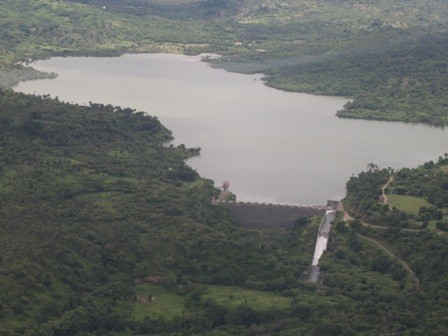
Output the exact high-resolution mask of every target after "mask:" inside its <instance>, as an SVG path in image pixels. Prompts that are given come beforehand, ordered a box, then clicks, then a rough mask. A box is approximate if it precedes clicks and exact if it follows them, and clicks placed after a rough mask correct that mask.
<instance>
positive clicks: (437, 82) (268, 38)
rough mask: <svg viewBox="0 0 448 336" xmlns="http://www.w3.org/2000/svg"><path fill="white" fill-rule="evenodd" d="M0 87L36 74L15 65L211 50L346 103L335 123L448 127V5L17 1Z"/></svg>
mask: <svg viewBox="0 0 448 336" xmlns="http://www.w3.org/2000/svg"><path fill="white" fill-rule="evenodd" d="M0 9H1V10H0V13H1V14H0V15H1V20H0V25H1V28H2V29H1V30H0V31H1V33H0V46H1V49H0V59H1V62H0V66H1V67H2V70H3V71H1V72H0V82H1V83H3V84H4V85H7V86H8V85H13V84H14V83H16V82H17V80H20V79H23V78H27V77H28V78H35V77H41V76H43V74H38V73H35V72H34V71H31V70H29V69H23V68H22V67H21V66H15V67H14V66H13V65H12V64H13V63H14V62H15V61H17V60H26V59H28V58H39V57H48V56H51V55H80V54H84V55H86V54H88V55H93V54H103V55H117V54H121V53H124V52H151V51H165V52H184V53H199V52H210V51H211V52H218V53H221V54H222V55H223V56H224V57H223V58H222V59H221V60H217V61H215V65H216V66H219V67H224V68H226V69H229V70H233V71H239V72H262V73H264V74H266V81H267V84H268V85H271V86H273V87H276V88H280V89H284V90H290V91H301V92H309V93H317V94H328V95H344V96H348V97H351V98H354V100H353V102H351V103H349V104H347V106H346V107H345V108H344V109H343V110H342V111H340V112H339V113H338V115H339V116H341V117H349V118H366V119H380V120H390V121H408V122H423V123H428V124H433V125H440V126H442V125H446V124H447V123H448V119H447V118H448V107H447V106H448V105H447V100H446V99H447V98H446V97H447V94H446V93H447V91H446V87H447V84H448V83H447V82H446V81H447V79H446V78H448V76H447V72H448V70H447V69H448V66H447V64H448V55H447V48H446V45H447V41H448V37H447V29H446V27H447V21H448V4H447V2H446V1H444V0H423V1H421V0H420V1H417V0H412V1H408V0H406V1H405V0H399V1H396V0H394V1H392V0H390V1H389V0H387V1H382V2H378V1H373V0H363V1H361V0H340V1H319V2H315V1H309V0H300V1H289V0H288V1H275V0H263V1H250V0H232V1H222V0H171V1H158V0H114V1H105V0H71V1H56V0H34V1H29V0H18V1H14V2H12V1H3V2H1V3H0Z"/></svg>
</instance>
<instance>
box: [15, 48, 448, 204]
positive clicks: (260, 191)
mask: <svg viewBox="0 0 448 336" xmlns="http://www.w3.org/2000/svg"><path fill="white" fill-rule="evenodd" d="M33 66H34V67H35V68H36V69H39V70H41V71H47V72H55V73H57V74H58V75H59V76H58V78H56V79H53V80H38V81H29V82H25V83H21V84H19V85H18V86H17V87H16V88H15V90H16V91H20V92H25V93H35V94H50V95H51V96H53V97H56V96H57V97H59V99H60V100H63V101H68V102H74V103H79V104H85V103H88V102H89V101H91V102H95V103H104V104H109V103H111V104H113V105H120V106H123V107H131V108H134V109H137V110H139V111H145V112H147V113H149V114H151V115H155V116H157V117H158V118H159V119H160V121H161V122H162V123H163V124H164V125H165V126H166V127H168V128H169V129H170V130H172V131H173V135H174V137H175V141H174V143H175V144H181V143H183V144H185V145H186V146H188V147H201V149H202V150H201V155H200V156H198V157H195V158H192V159H190V160H188V161H187V163H188V164H189V165H190V166H192V167H193V168H194V169H196V170H197V171H198V172H199V174H200V175H201V176H203V177H206V178H210V179H213V180H214V181H215V185H217V186H220V185H221V184H222V182H223V181H224V180H228V181H230V183H231V186H230V190H231V191H233V192H234V193H236V194H237V198H238V200H241V201H256V202H273V203H288V204H310V205H315V204H325V203H326V200H327V199H340V198H342V197H344V195H345V182H346V181H347V180H348V179H349V178H350V176H351V175H352V174H357V173H359V172H360V171H362V170H366V169H367V164H368V163H374V164H377V165H378V166H380V167H381V168H383V167H392V168H401V167H416V166H418V165H419V164H422V163H424V162H425V161H428V160H437V158H438V157H439V156H442V155H443V154H444V153H445V152H447V151H448V146H447V145H448V130H446V129H441V128H435V127H431V126H426V125H420V124H406V123H398V122H394V123H391V122H381V121H364V120H350V119H339V118H337V117H336V116H335V113H336V111H337V110H339V109H341V108H342V107H343V105H344V104H345V103H346V102H347V101H348V99H347V98H343V97H324V96H314V95H308V94H301V93H291V92H283V91H279V90H276V89H273V88H269V87H266V86H265V85H264V84H263V82H262V80H261V78H262V76H261V75H242V74H235V73H230V72H226V71H224V70H221V69H213V68H211V67H210V66H209V65H208V64H207V63H204V62H200V59H199V58H198V57H190V56H182V55H167V54H145V55H143V54H142V55H124V56H122V57H114V58H95V57H89V58H86V57H76V58H53V59H50V60H45V61H38V62H36V63H34V64H33Z"/></svg>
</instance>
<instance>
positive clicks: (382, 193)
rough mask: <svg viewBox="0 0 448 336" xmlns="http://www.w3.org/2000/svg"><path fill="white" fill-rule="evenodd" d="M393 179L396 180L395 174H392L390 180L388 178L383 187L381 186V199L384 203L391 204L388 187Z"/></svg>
mask: <svg viewBox="0 0 448 336" xmlns="http://www.w3.org/2000/svg"><path fill="white" fill-rule="evenodd" d="M393 180H394V176H393V175H392V176H391V177H389V180H387V182H386V184H385V185H383V187H382V188H381V198H380V200H381V203H383V204H389V198H388V197H387V194H386V189H387V187H389V184H391V183H392V181H393ZM389 209H391V210H392V207H391V206H390V205H389Z"/></svg>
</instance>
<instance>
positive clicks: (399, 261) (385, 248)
mask: <svg viewBox="0 0 448 336" xmlns="http://www.w3.org/2000/svg"><path fill="white" fill-rule="evenodd" d="M357 235H358V236H359V237H360V238H362V239H365V240H367V241H369V242H371V243H372V244H374V245H375V246H377V247H378V248H380V249H381V250H382V251H384V252H385V253H386V254H387V255H388V256H389V257H391V258H394V259H395V260H396V261H397V262H398V263H399V264H400V265H401V266H403V268H404V269H405V270H406V272H408V274H409V275H410V276H411V278H412V279H414V282H415V284H416V285H417V287H420V281H419V280H418V278H417V276H416V275H415V273H414V271H413V270H412V269H411V268H410V267H409V265H408V264H407V263H406V262H405V261H404V260H403V259H401V258H400V257H398V256H397V255H395V254H393V253H392V252H391V251H390V250H389V249H387V247H385V246H384V245H382V244H381V243H380V242H378V241H376V240H375V239H372V238H369V237H366V236H363V235H361V234H359V233H358V234H357Z"/></svg>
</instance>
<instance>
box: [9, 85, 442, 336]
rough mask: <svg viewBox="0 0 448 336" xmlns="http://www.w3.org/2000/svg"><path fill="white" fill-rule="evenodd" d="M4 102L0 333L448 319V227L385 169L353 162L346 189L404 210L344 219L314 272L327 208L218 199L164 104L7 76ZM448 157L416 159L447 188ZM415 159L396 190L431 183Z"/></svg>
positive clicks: (357, 329)
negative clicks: (262, 209)
mask: <svg viewBox="0 0 448 336" xmlns="http://www.w3.org/2000/svg"><path fill="white" fill-rule="evenodd" d="M0 112H1V123H0V125H1V133H0V141H1V151H0V156H1V160H0V162H1V165H0V171H1V176H2V177H1V180H0V199H1V203H0V219H1V226H0V230H1V232H0V233H1V234H0V249H1V253H0V255H1V259H0V266H1V272H0V284H1V288H2V289H3V290H2V292H1V294H0V309H1V310H0V311H1V323H0V325H1V329H0V333H1V334H2V335H22V334H23V335H104V334H117V335H132V334H153V333H162V334H171V333H177V334H185V335H192V334H197V335H235V334H238V335H272V334H280V335H297V334H299V335H300V334H304V335H309V334H319V335H357V334H365V335H374V334H379V333H389V334H412V335H428V334H434V335H437V334H443V333H444V331H446V330H447V327H448V320H446V318H444V317H443V316H446V313H447V309H448V307H447V301H446V298H445V296H446V282H447V278H446V272H445V271H446V269H447V267H446V265H445V264H444V263H445V262H446V253H447V252H448V251H446V248H447V246H448V245H447V244H446V235H444V234H443V235H439V234H438V232H437V231H436V230H438V229H437V227H436V226H435V225H436V224H435V223H432V222H430V223H429V225H427V226H426V227H423V226H422V225H421V223H420V222H419V220H421V218H420V217H419V216H415V215H412V214H406V212H404V211H399V210H395V209H392V210H390V211H389V210H384V205H380V204H378V195H379V191H378V190H381V186H382V185H383V184H384V183H385V181H386V180H387V179H388V176H389V174H390V173H391V172H390V171H389V170H386V171H384V170H372V171H370V172H366V173H362V174H361V175H360V176H359V177H356V178H355V177H353V178H352V179H351V180H350V181H349V183H348V185H347V187H348V196H347V200H346V204H347V207H349V208H350V211H352V212H353V213H352V214H353V215H354V216H356V217H359V218H363V221H366V220H369V218H368V216H372V217H374V218H377V217H378V215H377V214H376V212H379V213H380V214H381V215H384V216H386V217H387V216H389V215H388V213H389V212H391V213H393V215H392V216H390V217H391V218H392V219H393V218H399V219H402V221H400V222H399V223H397V224H395V222H393V221H392V220H391V219H389V217H387V219H385V220H384V223H383V224H384V225H388V226H387V227H386V226H385V227H384V229H385V230H378V229H372V228H369V227H363V226H362V225H359V223H358V224H357V223H356V220H355V221H353V222H350V221H349V222H348V223H345V222H343V221H342V220H341V219H339V220H338V221H337V223H335V230H334V231H333V232H334V234H332V238H331V242H330V247H329V250H328V251H327V252H326V254H325V255H324V258H323V261H322V269H323V271H324V278H323V282H322V283H321V284H320V286H319V287H315V286H314V285H312V284H310V283H308V282H307V277H306V276H305V275H304V274H305V273H304V272H305V271H306V270H307V268H308V265H309V263H310V261H311V257H312V251H313V246H314V241H315V235H316V230H317V224H318V221H319V219H318V218H316V219H313V218H311V219H310V220H303V219H298V220H297V224H296V225H295V226H294V227H293V228H288V229H284V230H278V229H269V228H264V229H263V228H244V227H240V226H238V225H236V223H234V221H233V220H232V219H231V218H230V217H229V216H228V215H227V212H226V210H225V208H222V207H220V206H213V205H211V204H210V200H211V197H212V195H214V194H216V192H217V191H216V190H215V189H214V188H213V184H212V182H211V181H209V180H204V179H202V178H200V177H199V176H198V175H197V173H196V172H195V171H193V170H191V168H189V167H187V166H186V165H185V164H184V159H185V158H187V157H189V156H191V155H195V154H196V153H197V152H198V149H187V148H185V147H184V146H179V147H173V146H167V145H165V144H166V141H167V140H169V139H170V138H171V134H170V132H169V131H168V130H166V129H165V128H164V127H163V126H162V125H161V124H160V122H159V121H158V120H157V119H155V118H153V117H149V116H146V115H144V114H142V113H139V112H135V111H133V110H130V109H121V108H118V107H113V106H110V105H101V104H92V105H91V106H88V107H86V106H77V105H70V104H66V103H62V102H59V101H58V100H54V99H50V98H48V97H31V96H26V95H22V94H17V93H11V92H9V91H1V95H0ZM445 161H446V159H441V161H440V162H439V163H437V164H434V163H429V164H427V165H424V166H423V167H422V168H419V169H426V171H425V172H426V174H425V175H427V176H432V175H429V174H428V173H434V178H433V181H434V183H435V184H436V185H439V184H440V183H441V184H440V185H441V186H442V187H441V189H440V190H445V189H443V185H444V184H443V183H444V182H441V181H439V180H438V179H437V178H436V176H437V174H439V173H440V172H443V173H444V174H445V175H446V174H447V172H446V170H445V167H446V163H445ZM425 167H426V168H425ZM419 169H416V170H405V171H404V172H406V174H407V175H406V174H404V173H401V172H397V175H396V182H395V183H396V185H395V184H394V185H393V188H394V190H398V191H399V190H401V189H399V188H400V187H401V188H403V185H407V186H408V189H409V190H416V189H417V188H418V187H420V188H423V187H424V186H425V187H426V186H427V185H428V183H427V181H422V184H417V183H416V182H415V181H416V180H415V179H413V181H414V183H413V184H412V185H408V183H407V182H406V181H407V180H406V176H408V177H409V176H410V175H411V174H420V173H419ZM439 182H440V183H439ZM391 189H392V186H391ZM405 192H407V191H404V192H401V191H400V193H401V195H404V193H405ZM445 194H446V191H445ZM422 195H426V192H425V191H422ZM428 197H429V195H428ZM443 197H444V196H443V195H441V196H440V199H443ZM438 199H439V198H437V200H436V199H434V201H433V202H435V203H437V202H438ZM353 200H356V202H358V203H356V202H355V201H353ZM430 200H431V201H432V199H430ZM439 205H440V204H439ZM373 209H377V210H376V212H375V211H374V210H373ZM438 209H439V207H438ZM366 216H367V217H366ZM386 217H385V218H386ZM445 218H446V211H445V210H443V211H442V217H441V218H439V219H438V221H444V220H445ZM380 219H381V218H380ZM375 220H376V221H378V220H377V219H375ZM423 220H424V219H423ZM404 221H412V223H409V224H407V223H405V222H404ZM414 221H415V222H416V223H414ZM375 223H376V222H375ZM404 227H418V230H419V231H418V232H407V231H405V229H402V228H404ZM416 230H417V229H416ZM359 235H361V236H367V235H368V236H369V237H371V239H375V240H377V241H380V242H381V243H382V244H384V245H387V246H388V247H389V248H390V249H391V250H392V251H393V253H396V254H397V255H399V256H400V258H403V260H405V261H406V262H407V263H408V264H409V265H410V266H409V267H410V268H411V269H412V272H415V273H411V274H409V273H408V271H407V270H406V269H405V268H403V266H402V265H401V264H400V262H398V261H397V259H396V258H395V257H390V255H388V254H387V253H384V252H382V251H381V249H380V248H378V247H377V246H372V244H371V243H370V242H369V241H365V240H363V239H362V238H361V236H359ZM436 265H437V266H436ZM153 300H154V301H153Z"/></svg>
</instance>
